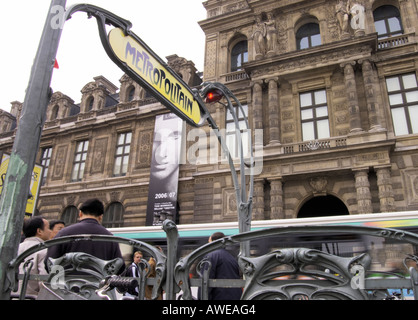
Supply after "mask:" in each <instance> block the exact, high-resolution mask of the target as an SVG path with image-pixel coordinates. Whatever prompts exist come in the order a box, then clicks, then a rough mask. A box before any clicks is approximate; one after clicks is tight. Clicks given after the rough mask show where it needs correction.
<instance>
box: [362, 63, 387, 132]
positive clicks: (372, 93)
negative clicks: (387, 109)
mask: <svg viewBox="0 0 418 320" xmlns="http://www.w3.org/2000/svg"><path fill="white" fill-rule="evenodd" d="M360 63H361V64H362V66H363V70H362V73H363V81H364V91H365V94H366V101H367V110H368V116H369V125H370V129H369V131H379V130H381V129H382V126H381V125H380V120H379V116H378V104H377V99H376V89H377V88H376V87H377V86H378V84H377V83H376V81H375V80H374V79H375V76H374V71H373V66H372V63H371V62H370V60H367V59H365V60H362V61H361V62H360Z"/></svg>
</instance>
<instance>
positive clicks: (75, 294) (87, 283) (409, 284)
mask: <svg viewBox="0 0 418 320" xmlns="http://www.w3.org/2000/svg"><path fill="white" fill-rule="evenodd" d="M163 229H164V231H165V232H166V235H167V252H166V254H163V253H162V252H161V251H160V249H159V248H156V247H153V246H151V245H149V244H147V243H145V242H142V241H137V240H132V239H126V238H120V237H112V236H97V235H80V236H71V237H66V238H60V239H54V240H50V241H46V242H45V243H42V244H39V245H37V246H35V247H33V248H30V249H28V250H27V251H25V252H23V253H22V254H21V255H20V256H18V257H17V258H16V259H14V260H13V261H12V262H11V263H10V265H9V268H8V272H7V279H8V282H9V286H10V289H11V290H12V291H17V288H18V281H19V279H21V287H25V283H26V282H27V281H29V280H39V281H42V282H43V285H42V290H41V293H40V294H39V296H38V299H58V300H67V299H71V300H74V299H79V300H85V299H87V300H88V299H106V300H113V299H118V294H117V293H116V292H117V291H116V288H118V287H124V286H125V287H126V285H137V286H138V288H139V292H140V294H139V297H138V298H136V299H139V300H143V299H145V297H144V287H145V286H147V285H149V286H151V287H152V289H153V290H152V293H153V294H152V298H151V299H157V298H158V293H159V292H161V290H163V291H164V292H165V299H167V300H175V299H178V298H180V299H183V300H193V299H196V296H195V294H194V293H193V288H195V289H196V288H200V290H201V292H202V294H201V297H202V299H207V297H208V294H207V293H208V290H209V288H211V287H225V288H231V287H239V288H242V290H243V293H242V297H241V299H242V300H272V299H274V300H391V299H401V298H403V297H402V294H394V293H393V292H392V290H393V289H400V290H401V291H402V290H404V291H405V290H406V291H408V292H409V293H410V294H409V295H408V299H415V300H417V299H418V265H417V263H418V256H416V255H411V254H405V255H404V257H403V261H401V262H402V263H403V265H404V266H405V269H404V272H402V273H398V274H395V273H392V274H390V277H388V276H387V274H385V273H384V272H379V271H373V270H371V268H370V266H371V256H370V254H369V253H368V252H364V253H360V254H357V255H354V256H352V257H341V256H338V255H334V254H329V253H326V252H323V251H320V250H316V249H310V248H280V249H275V250H271V251H270V252H267V253H265V254H262V255H250V256H238V257H237V259H238V261H239V266H240V270H241V273H242V276H243V277H242V279H210V278H209V276H208V275H209V272H208V270H207V269H206V267H205V266H206V265H205V256H206V255H207V254H208V253H210V252H212V251H214V250H217V249H219V248H227V247H231V246H239V245H240V243H242V242H251V241H253V240H263V241H269V238H271V237H275V236H280V235H292V234H300V233H302V232H303V234H304V235H306V236H314V235H318V234H328V233H332V234H337V233H343V234H347V233H349V234H354V235H362V236H372V237H376V238H381V239H382V240H388V241H391V242H393V241H395V242H397V241H399V243H407V244H411V245H412V246H413V247H414V248H415V250H416V249H417V248H418V235H416V234H414V233H411V232H407V231H402V230H397V229H388V228H374V227H364V226H301V227H278V228H271V229H263V230H257V231H249V232H244V233H239V234H236V235H233V236H228V237H225V238H222V239H219V240H216V241H213V242H211V243H208V244H205V245H203V246H201V247H199V248H197V249H196V250H194V251H193V252H191V253H189V254H188V255H186V256H184V257H180V258H179V257H177V250H176V249H177V245H178V240H179V237H178V232H177V226H176V225H175V224H174V223H173V222H172V221H170V220H166V221H165V222H164V224H163ZM69 241H112V242H118V243H121V244H125V245H130V246H132V247H134V248H135V249H140V250H141V251H142V252H143V253H144V256H149V257H153V258H154V259H155V261H156V276H155V277H154V278H148V277H147V270H148V266H147V264H146V263H144V264H143V266H142V273H141V277H140V279H139V281H138V279H134V278H126V277H119V276H117V273H118V269H119V267H120V266H121V265H122V263H123V262H122V261H121V260H118V259H116V260H112V261H102V260H100V259H98V258H96V257H93V256H89V255H86V254H83V253H71V254H67V255H65V256H63V257H61V258H59V259H55V260H51V261H50V263H49V265H50V269H53V270H62V273H60V274H59V273H53V272H52V273H50V274H49V275H45V276H39V275H31V274H30V272H29V271H30V270H29V269H28V268H26V272H23V273H21V274H19V265H21V264H25V258H27V257H28V256H29V255H31V254H33V253H34V252H37V251H39V250H45V249H47V248H49V247H51V246H53V245H56V244H60V243H64V242H69ZM415 252H416V251H415ZM411 263H412V265H411ZM26 265H27V263H26ZM70 265H71V266H72V267H71V268H68V266H70ZM196 265H199V266H200V267H198V270H197V271H198V274H200V275H201V277H198V278H190V274H191V269H192V268H194V267H195V266H196ZM86 266H88V268H86ZM57 267H60V268H58V269H57ZM199 268H200V269H199ZM74 270H78V271H81V270H82V271H84V272H87V273H88V275H86V276H72V275H71V272H73V271H74ZM377 273H379V274H380V276H378V274H377ZM371 274H373V277H370V275H371ZM135 281H136V282H135ZM12 296H13V297H14V298H18V295H17V294H14V295H12ZM25 298H29V299H30V298H34V297H30V296H29V297H25V294H24V293H23V294H22V293H21V295H20V299H25ZM119 298H121V297H120V296H119Z"/></svg>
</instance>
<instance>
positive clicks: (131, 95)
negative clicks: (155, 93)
mask: <svg viewBox="0 0 418 320" xmlns="http://www.w3.org/2000/svg"><path fill="white" fill-rule="evenodd" d="M134 98H135V87H133V86H132V87H129V89H128V97H127V100H128V101H132V100H134Z"/></svg>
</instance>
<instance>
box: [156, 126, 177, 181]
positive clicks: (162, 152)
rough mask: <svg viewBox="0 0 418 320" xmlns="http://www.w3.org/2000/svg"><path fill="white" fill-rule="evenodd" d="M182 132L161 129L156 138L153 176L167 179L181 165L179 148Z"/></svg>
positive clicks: (175, 129) (174, 129)
mask: <svg viewBox="0 0 418 320" xmlns="http://www.w3.org/2000/svg"><path fill="white" fill-rule="evenodd" d="M180 139H181V132H180V131H179V130H178V129H177V128H173V129H171V128H161V129H158V131H156V132H155V137H154V146H153V148H154V152H153V154H154V157H153V160H154V163H153V165H154V167H153V171H152V175H153V176H155V177H157V178H159V179H166V178H167V177H170V175H171V174H173V173H174V172H175V171H176V170H177V168H178V165H179V159H180V158H179V156H180V155H179V148H178V144H179V143H180V141H181V140H180Z"/></svg>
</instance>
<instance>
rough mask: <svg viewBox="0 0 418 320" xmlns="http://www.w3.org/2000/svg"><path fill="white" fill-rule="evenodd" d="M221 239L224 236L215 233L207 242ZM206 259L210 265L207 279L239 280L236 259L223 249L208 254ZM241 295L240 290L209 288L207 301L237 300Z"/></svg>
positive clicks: (220, 233)
mask: <svg viewBox="0 0 418 320" xmlns="http://www.w3.org/2000/svg"><path fill="white" fill-rule="evenodd" d="M223 237H225V235H224V234H223V233H222V232H215V233H214V234H212V235H211V236H210V237H209V242H212V241H215V240H218V239H221V238H223ZM206 258H207V259H208V260H209V261H210V262H211V264H212V267H211V269H210V273H209V279H241V276H240V272H239V266H238V262H237V259H236V258H235V257H234V256H233V255H232V254H231V253H229V252H228V251H227V250H225V249H224V248H221V249H218V250H215V251H213V252H210V253H209V254H208V255H207V256H206ZM241 295H242V289H241V288H209V292H208V299H209V300H239V299H240V298H241ZM199 296H201V294H200V292H199Z"/></svg>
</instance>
